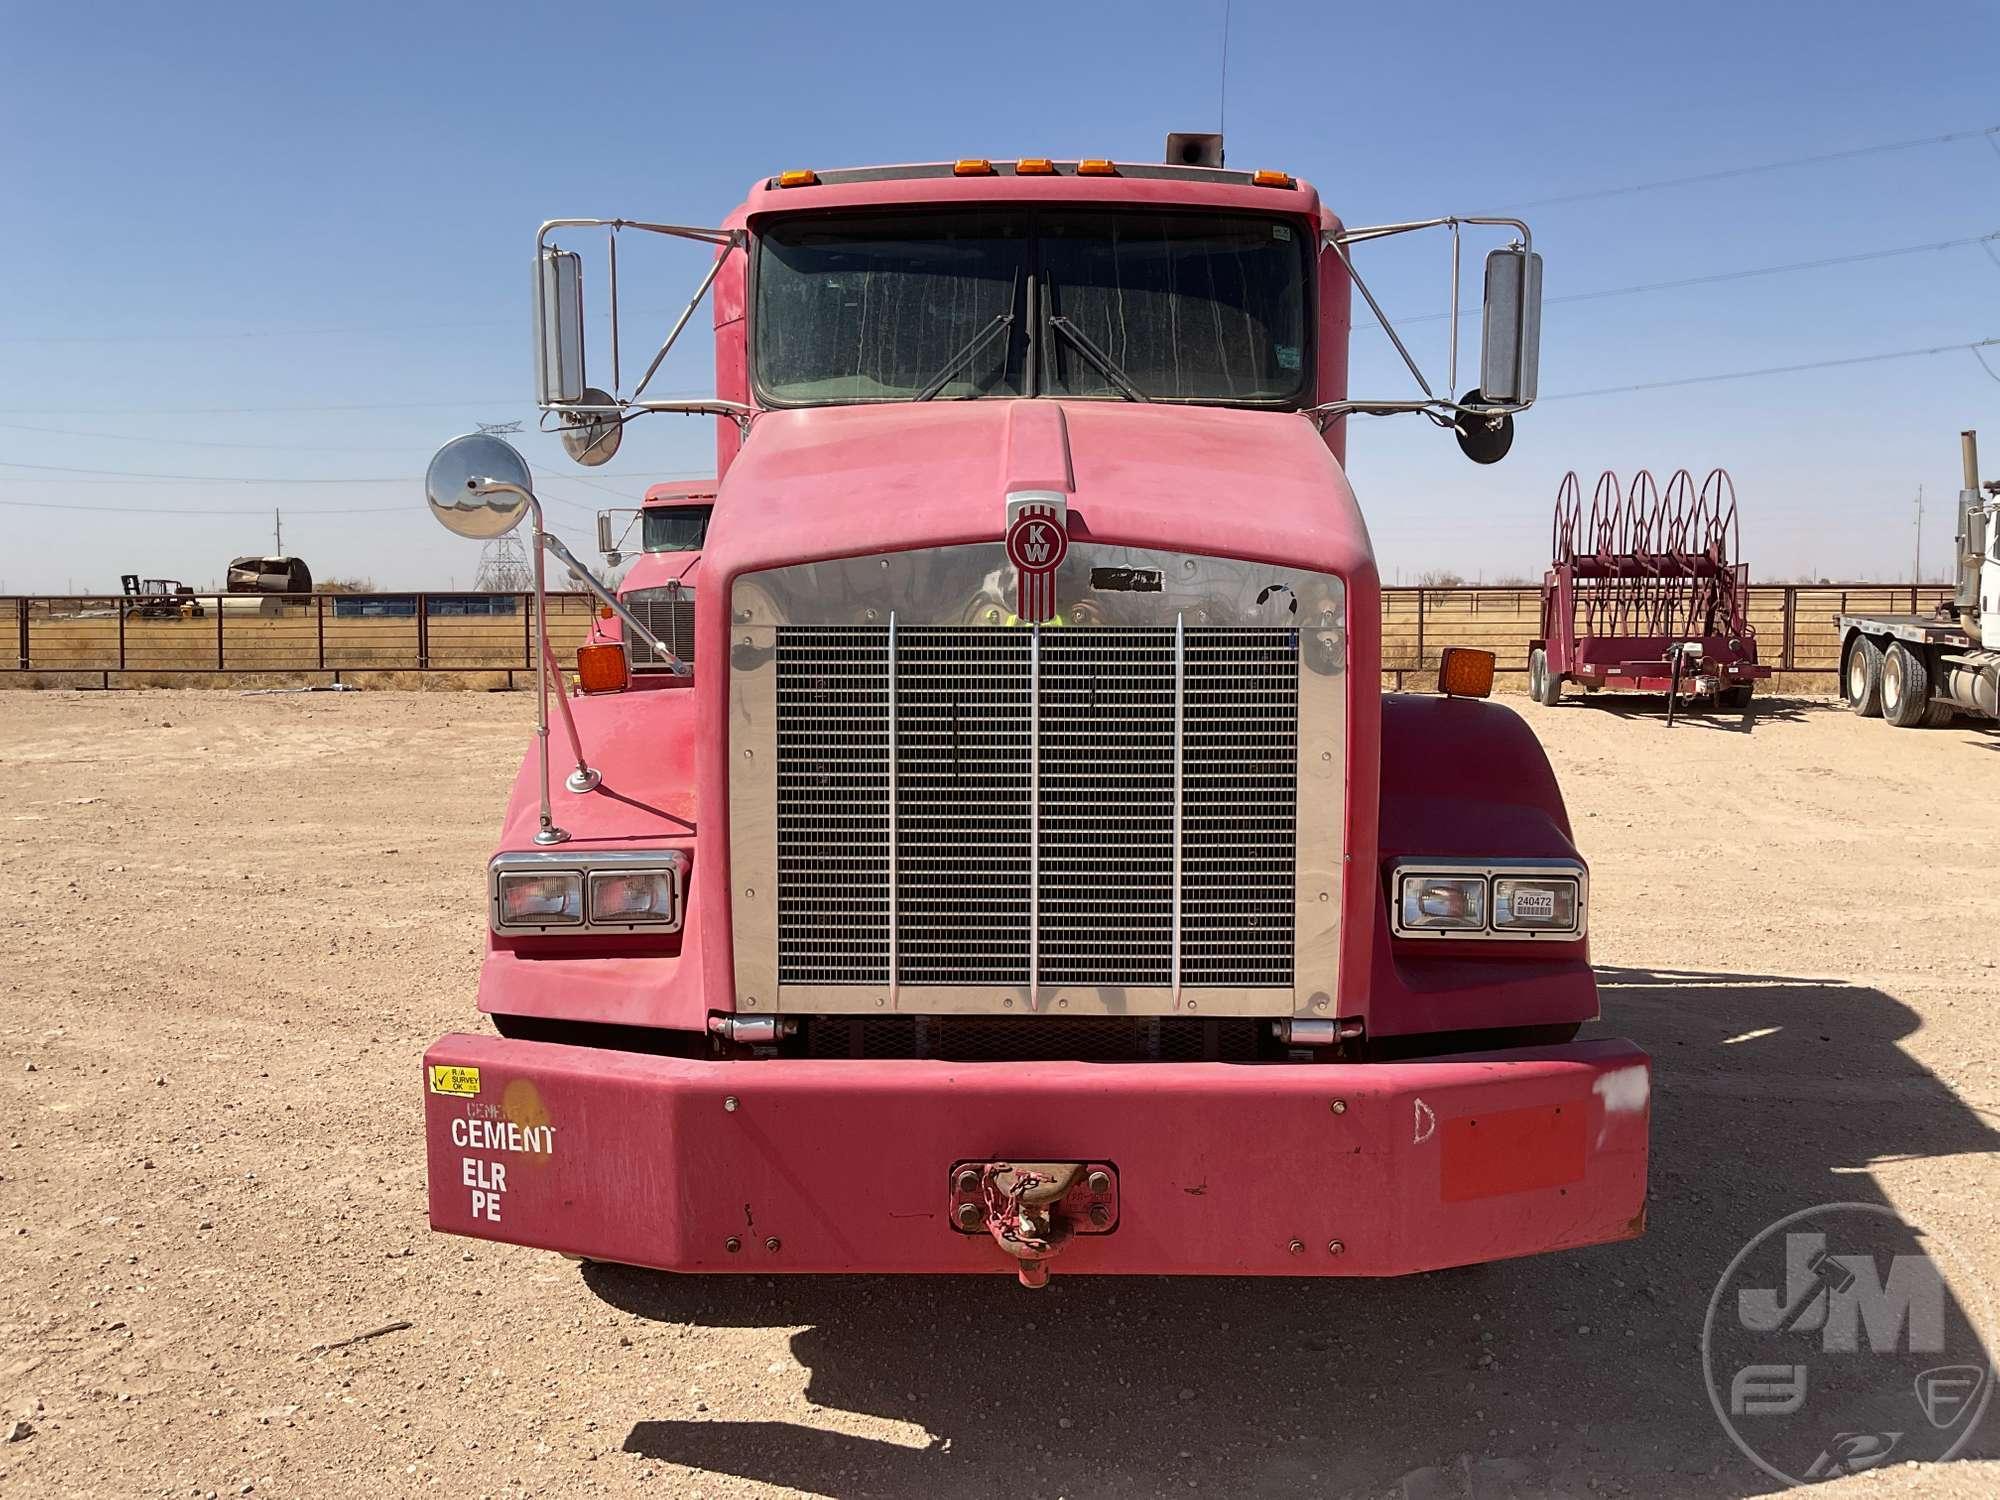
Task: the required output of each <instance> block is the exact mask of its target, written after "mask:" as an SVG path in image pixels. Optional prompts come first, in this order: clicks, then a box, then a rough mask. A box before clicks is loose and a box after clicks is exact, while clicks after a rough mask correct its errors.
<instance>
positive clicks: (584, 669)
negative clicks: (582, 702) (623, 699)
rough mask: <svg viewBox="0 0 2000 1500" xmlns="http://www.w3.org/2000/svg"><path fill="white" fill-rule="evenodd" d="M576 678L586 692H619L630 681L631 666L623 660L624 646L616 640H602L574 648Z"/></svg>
mask: <svg viewBox="0 0 2000 1500" xmlns="http://www.w3.org/2000/svg"><path fill="white" fill-rule="evenodd" d="M576 680H577V681H578V682H579V683H580V684H582V687H583V690H584V691H585V692H586V693H619V692H623V691H624V690H625V689H626V688H627V687H629V686H631V683H632V668H631V666H630V664H629V663H628V662H627V661H626V660H625V648H624V646H623V645H621V644H620V643H618V642H617V641H602V642H599V643H598V644H597V645H594V646H578V647H577V648H576Z"/></svg>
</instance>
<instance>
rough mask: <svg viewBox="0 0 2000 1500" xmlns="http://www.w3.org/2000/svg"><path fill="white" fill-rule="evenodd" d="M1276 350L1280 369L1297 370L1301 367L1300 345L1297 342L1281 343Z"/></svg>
mask: <svg viewBox="0 0 2000 1500" xmlns="http://www.w3.org/2000/svg"><path fill="white" fill-rule="evenodd" d="M1274 352H1275V353H1276V354H1277V356H1278V368H1279V369H1281V370H1296V369H1297V368H1298V367H1299V346H1298V345H1297V344H1280V345H1278V346H1277V349H1276V350H1275V351H1274Z"/></svg>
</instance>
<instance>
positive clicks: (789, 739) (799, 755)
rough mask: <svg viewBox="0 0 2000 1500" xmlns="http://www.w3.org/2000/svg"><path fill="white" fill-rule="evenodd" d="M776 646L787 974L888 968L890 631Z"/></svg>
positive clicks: (800, 977)
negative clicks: (887, 632) (888, 634)
mask: <svg viewBox="0 0 2000 1500" xmlns="http://www.w3.org/2000/svg"><path fill="white" fill-rule="evenodd" d="M785 635H786V639H785V640H784V641H783V642H782V643H781V644H780V646H779V648H778V826H779V829H780V836H779V841H778V909H779V913H780V922H781V924H782V930H783V932H784V942H783V953H782V955H781V962H782V963H783V965H784V968H785V972H786V978H787V981H788V982H789V983H792V984H885V983H887V982H888V978H889V830H890V819H889V812H890V804H889V795H890V794H889V640H888V637H887V635H886V634H884V633H883V632H881V631H864V630H788V631H786V632H785Z"/></svg>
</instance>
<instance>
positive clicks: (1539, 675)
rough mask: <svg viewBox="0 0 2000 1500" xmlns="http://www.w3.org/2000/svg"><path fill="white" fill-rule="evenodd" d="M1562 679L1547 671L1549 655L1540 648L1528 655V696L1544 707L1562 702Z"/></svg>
mask: <svg viewBox="0 0 2000 1500" xmlns="http://www.w3.org/2000/svg"><path fill="white" fill-rule="evenodd" d="M1562 695H1563V685H1562V679H1561V678H1560V677H1557V676H1556V675H1555V674H1554V673H1552V672H1550V671H1549V653H1548V652H1546V651H1544V650H1543V649H1542V648H1541V647H1540V646H1537V647H1535V649H1534V650H1532V651H1530V652H1529V653H1528V696H1529V697H1530V698H1533V699H1534V700H1535V701H1536V702H1537V703H1540V704H1542V705H1543V706H1545V707H1548V708H1553V707H1555V705H1556V704H1558V703H1560V702H1561V701H1562Z"/></svg>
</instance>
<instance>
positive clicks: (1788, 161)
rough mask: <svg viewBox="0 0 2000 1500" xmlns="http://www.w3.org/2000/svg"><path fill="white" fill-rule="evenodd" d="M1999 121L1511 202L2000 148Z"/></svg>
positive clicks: (1540, 203) (1543, 204) (1541, 202)
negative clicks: (1967, 144)
mask: <svg viewBox="0 0 2000 1500" xmlns="http://www.w3.org/2000/svg"><path fill="white" fill-rule="evenodd" d="M1996 136H2000V125H1989V126H1987V127H1986V128H1985V129H1983V130H1953V131H1948V132H1946V133H1945V134H1943V135H1927V136H1924V137H1922V138H1921V139H1918V140H1911V141H1883V142H1880V143H1878V144H1876V145H1872V146H1850V147H1848V148H1847V149H1846V150H1844V151H1822V152H1820V153H1818V154H1816V155H1813V156H1791V157H1787V158H1785V159H1784V160H1783V161H1767V162H1759V163H1757V164H1756V165H1755V166H1748V167H1724V168H1721V169H1719V170H1717V171H1713V172H1694V173H1690V174H1689V175H1688V176H1685V177H1661V178H1658V179H1656V180H1654V181H1652V182H1632V183H1627V184H1625V185H1624V186H1622V187H1604V188H1590V189H1587V190H1586V191H1584V192H1580V193H1557V194H1555V195H1554V196H1552V197H1548V198H1531V199H1529V200H1528V201H1526V202H1525V203H1516V204H1513V205H1512V208H1513V210H1514V211H1519V210H1521V209H1528V208H1548V207H1550V206H1552V205H1554V204H1558V203H1584V202H1588V201H1589V200H1591V199H1595V198H1616V197H1620V196H1622V195H1624V194H1627V193H1650V192H1653V191H1655V190H1656V189H1659V188H1675V187H1691V186H1693V185H1695V184H1696V183H1702V182H1722V181H1726V180H1727V179H1729V178H1732V177H1750V176H1753V175H1755V174H1757V173H1759V172H1779V171H1784V170H1786V169H1787V168H1790V167H1810V166H1817V165H1819V164H1820V163H1822V162H1829V161H1852V160H1853V159H1854V158H1855V157H1858V156H1878V155H1881V154H1882V153H1884V152H1889V151H1913V150H1915V149H1916V148H1918V147H1919V146H1942V145H1945V144H1946V143H1948V142H1951V141H1974V140H1981V139H1984V140H1986V141H1987V142H1988V143H1989V144H1993V145H1994V146H1995V147H1996V149H2000V142H1996V141H1995V140H1994V138H1995V137H1996Z"/></svg>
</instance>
